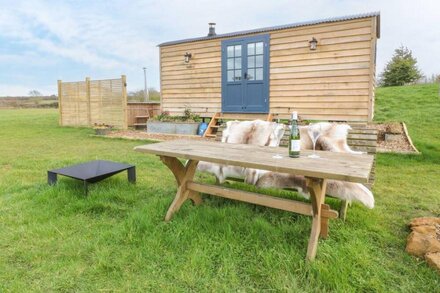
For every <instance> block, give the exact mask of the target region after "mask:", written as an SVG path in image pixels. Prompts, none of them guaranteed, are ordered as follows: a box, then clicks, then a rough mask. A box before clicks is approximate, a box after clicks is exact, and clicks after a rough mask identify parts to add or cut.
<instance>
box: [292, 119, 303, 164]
mask: <svg viewBox="0 0 440 293" xmlns="http://www.w3.org/2000/svg"><path fill="white" fill-rule="evenodd" d="M291 125H292V128H291V130H290V140H289V157H291V158H299V151H300V144H301V143H300V137H299V128H298V113H297V112H292V121H291Z"/></svg>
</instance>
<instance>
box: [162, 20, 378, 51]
mask: <svg viewBox="0 0 440 293" xmlns="http://www.w3.org/2000/svg"><path fill="white" fill-rule="evenodd" d="M374 16H377V17H380V12H379V11H376V12H368V13H361V14H354V15H347V16H340V17H331V18H324V19H319V20H312V21H303V22H297V23H291V24H286V25H279V26H271V27H265V28H258V29H253V30H246V31H239V32H233V33H227V34H219V35H216V36H213V37H207V36H204V37H198V38H189V39H183V40H177V41H171V42H165V43H162V44H159V45H158V46H159V47H163V46H169V45H176V44H181V43H191V42H198V41H205V40H213V39H219V38H228V37H236V36H242V35H249V34H256V33H264V32H270V31H277V30H283V29H288V28H294V27H300V26H308V25H314V24H320V23H329V22H338V21H344V20H352V19H359V18H367V17H374ZM379 31H380V28H379V23H378V26H377V32H376V33H377V37H380V34H379Z"/></svg>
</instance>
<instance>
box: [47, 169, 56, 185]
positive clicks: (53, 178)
mask: <svg viewBox="0 0 440 293" xmlns="http://www.w3.org/2000/svg"><path fill="white" fill-rule="evenodd" d="M55 183H57V173H53V172H50V171H47V184H49V185H55Z"/></svg>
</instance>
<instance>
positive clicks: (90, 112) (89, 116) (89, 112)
mask: <svg viewBox="0 0 440 293" xmlns="http://www.w3.org/2000/svg"><path fill="white" fill-rule="evenodd" d="M86 96H87V121H88V124H89V126H92V111H91V109H90V104H91V103H90V77H86Z"/></svg>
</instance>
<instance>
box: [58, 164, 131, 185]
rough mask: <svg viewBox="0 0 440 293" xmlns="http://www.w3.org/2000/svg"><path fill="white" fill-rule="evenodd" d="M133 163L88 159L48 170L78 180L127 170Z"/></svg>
mask: <svg viewBox="0 0 440 293" xmlns="http://www.w3.org/2000/svg"><path fill="white" fill-rule="evenodd" d="M131 167H134V166H133V165H129V164H122V163H116V162H111V161H103V160H97V161H90V162H86V163H82V164H78V165H72V166H68V167H65V168H61V169H54V170H50V171H49V172H52V173H56V174H60V175H64V176H68V177H71V178H75V179H80V180H91V179H93V178H96V177H100V176H102V175H107V174H111V173H117V172H120V171H123V170H127V169H129V168H131Z"/></svg>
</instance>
